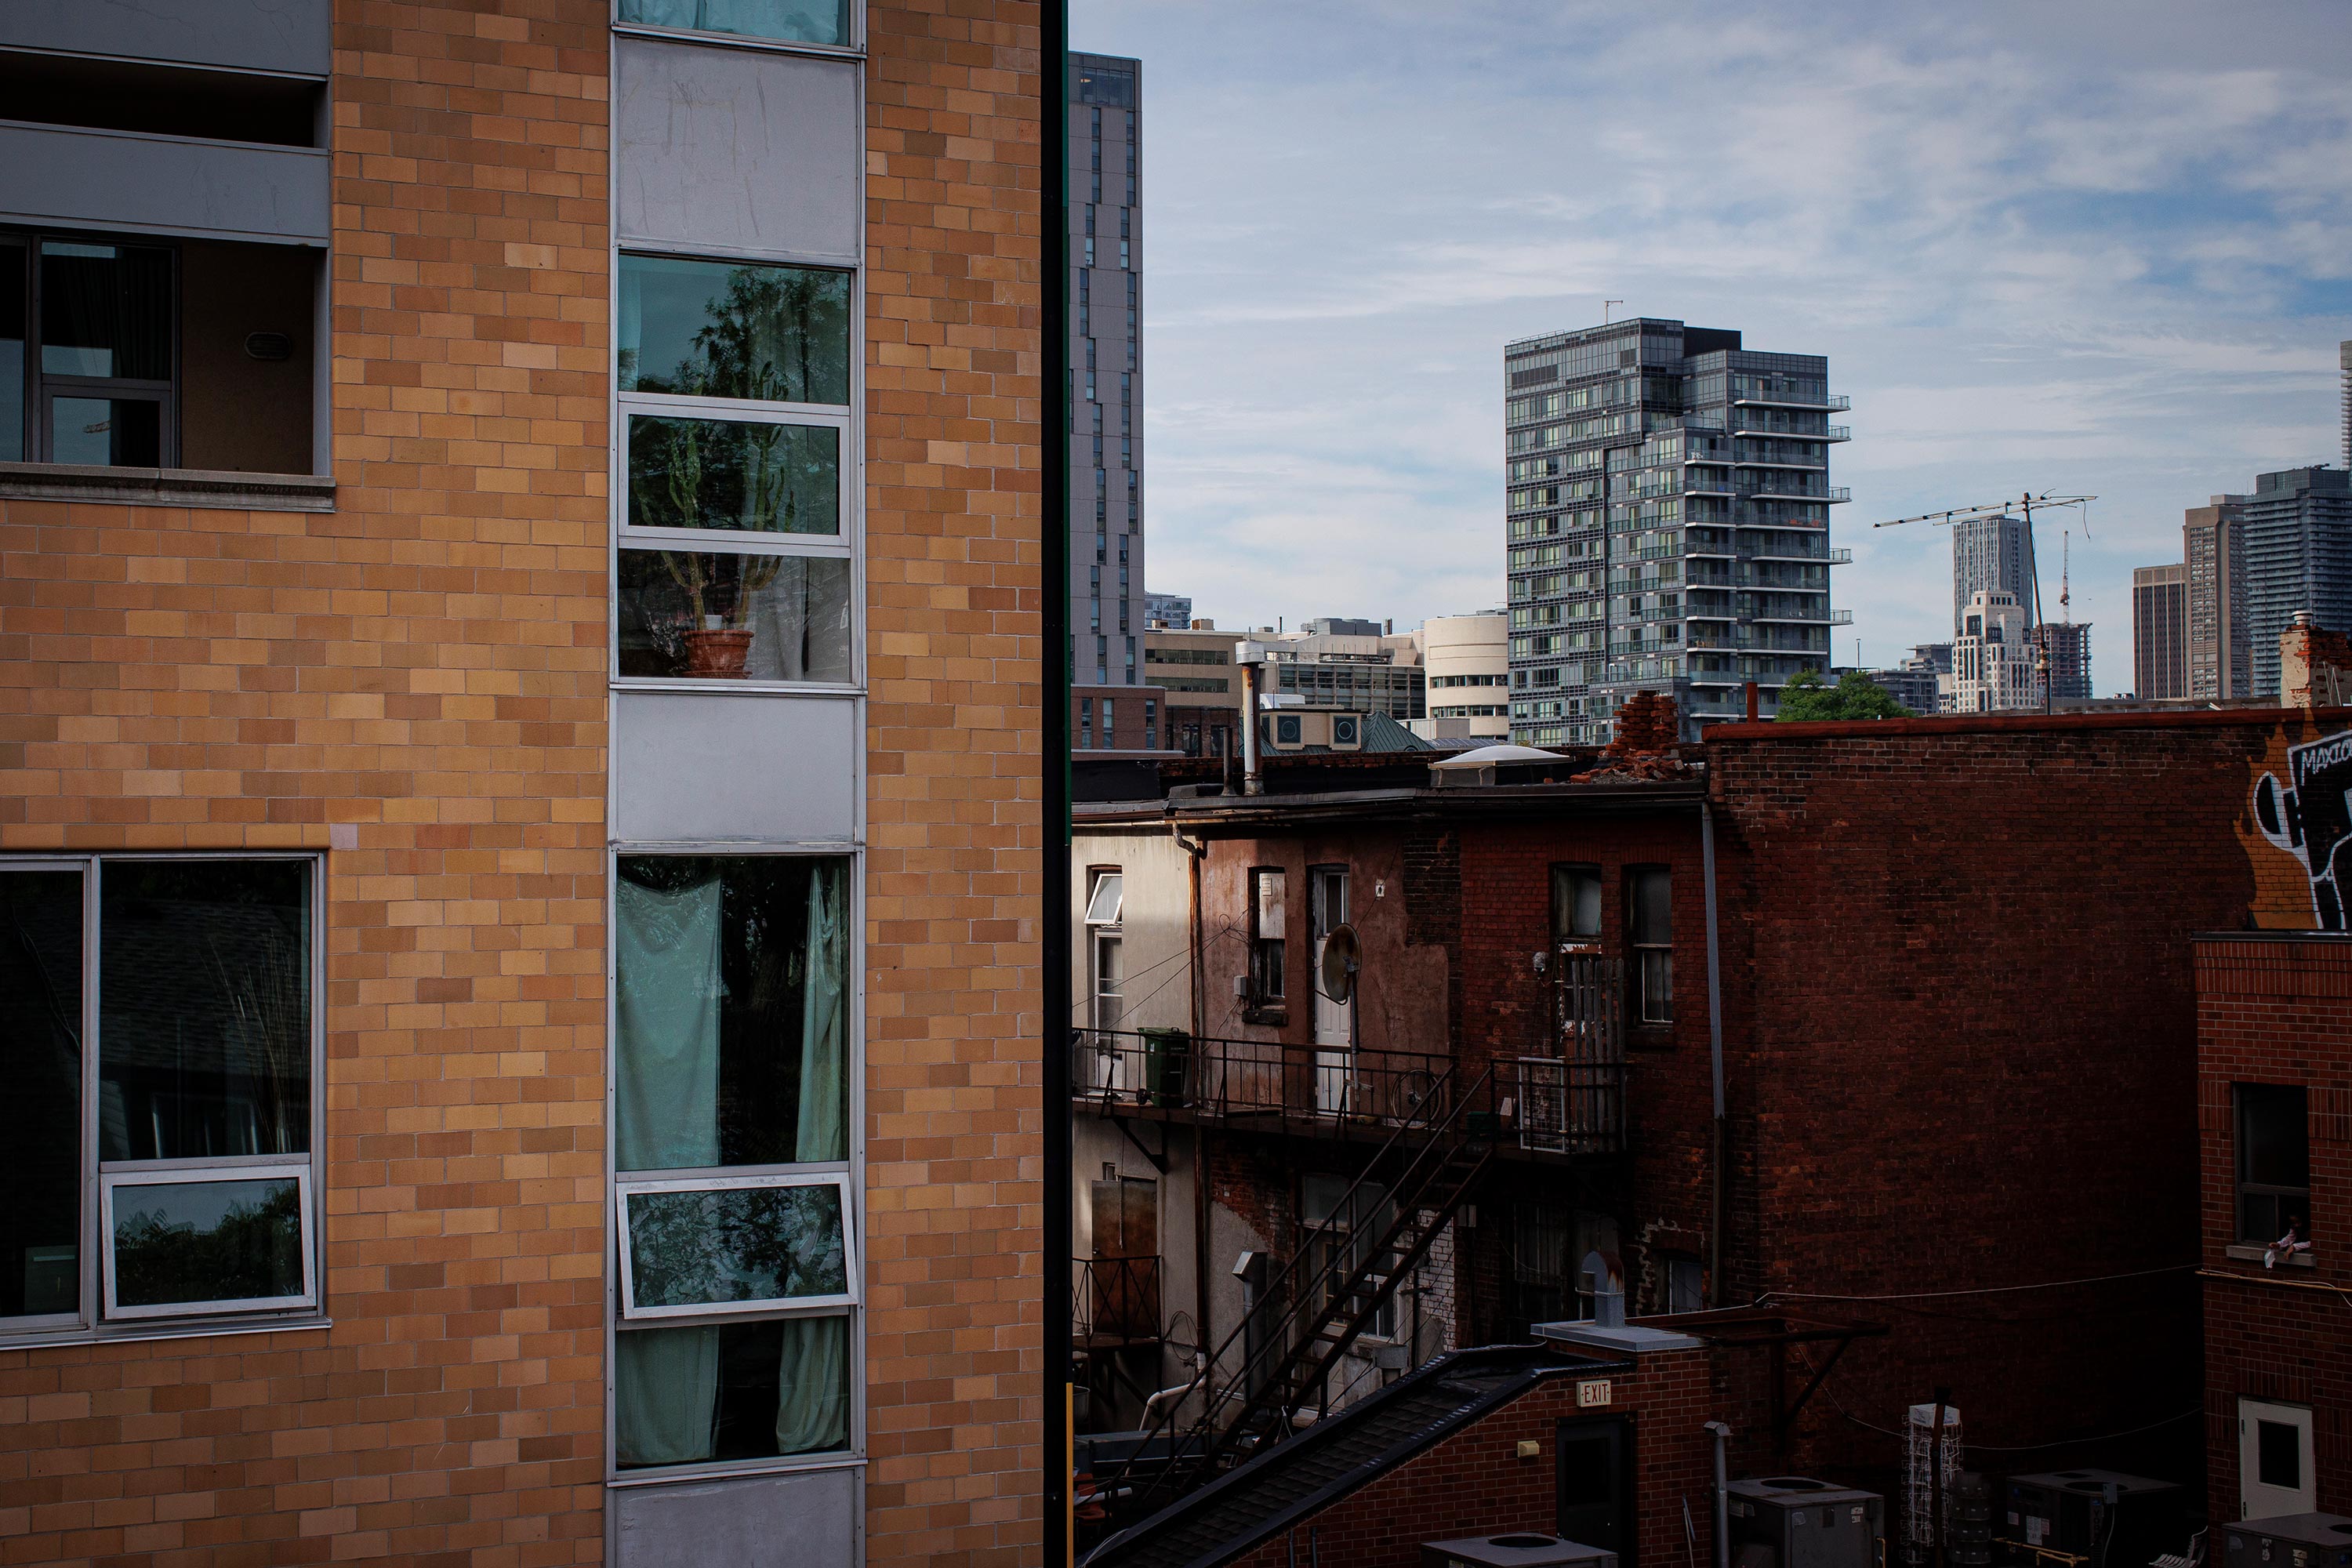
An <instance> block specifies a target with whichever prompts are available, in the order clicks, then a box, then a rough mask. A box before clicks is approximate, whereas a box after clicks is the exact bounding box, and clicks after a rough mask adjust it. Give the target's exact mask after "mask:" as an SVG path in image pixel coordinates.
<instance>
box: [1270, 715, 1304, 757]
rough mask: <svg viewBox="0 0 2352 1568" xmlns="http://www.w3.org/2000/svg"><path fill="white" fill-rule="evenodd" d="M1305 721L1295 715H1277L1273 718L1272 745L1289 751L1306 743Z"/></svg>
mask: <svg viewBox="0 0 2352 1568" xmlns="http://www.w3.org/2000/svg"><path fill="white" fill-rule="evenodd" d="M1306 730H1307V721H1306V718H1305V716H1304V715H1301V714H1297V713H1277V714H1276V715H1275V716H1274V743H1275V745H1276V747H1277V748H1279V749H1282V750H1286V751H1287V750H1290V749H1293V748H1296V747H1298V746H1303V745H1305V744H1306V743H1307V733H1306Z"/></svg>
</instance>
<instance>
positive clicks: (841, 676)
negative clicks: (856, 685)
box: [743, 555, 849, 681]
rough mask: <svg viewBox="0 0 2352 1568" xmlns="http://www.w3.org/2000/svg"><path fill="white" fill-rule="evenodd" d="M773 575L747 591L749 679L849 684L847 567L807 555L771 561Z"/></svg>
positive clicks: (744, 671) (831, 559)
mask: <svg viewBox="0 0 2352 1568" xmlns="http://www.w3.org/2000/svg"><path fill="white" fill-rule="evenodd" d="M767 559H768V560H770V561H772V562H773V563H774V573H773V575H772V577H771V578H770V580H769V581H768V582H767V583H766V584H761V585H757V586H754V587H753V588H752V589H751V595H750V596H751V607H750V614H749V615H748V616H747V617H746V619H745V624H746V625H748V626H750V627H751V654H750V656H749V658H748V659H747V660H746V663H745V666H744V670H743V673H744V675H745V676H746V677H747V678H749V679H752V680H838V681H845V680H847V679H849V563H848V562H846V561H842V560H838V559H835V558H828V557H824V556H810V555H788V556H771V557H768V558H767Z"/></svg>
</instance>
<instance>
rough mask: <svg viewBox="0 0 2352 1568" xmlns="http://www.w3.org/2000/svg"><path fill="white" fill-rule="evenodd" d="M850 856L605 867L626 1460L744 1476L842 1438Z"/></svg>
mask: <svg viewBox="0 0 2352 1568" xmlns="http://www.w3.org/2000/svg"><path fill="white" fill-rule="evenodd" d="M852 864H853V862H852V861H851V860H850V859H849V858H846V857H844V856H812V855H787V854H767V855H759V854H743V855H727V856H698V855H625V856H622V857H620V858H619V860H618V864H617V866H616V868H615V869H616V873H617V874H616V876H615V879H614V901H613V927H614V1107H613V1110H614V1115H613V1128H614V1232H615V1234H614V1245H615V1249H616V1260H617V1268H616V1270H615V1286H616V1288H615V1289H614V1299H615V1305H616V1307H617V1314H616V1316H617V1321H616V1323H615V1325H614V1460H615V1463H616V1464H617V1466H618V1467H619V1468H622V1469H624V1470H630V1469H641V1468H656V1467H684V1466H727V1465H735V1464H756V1463H759V1462H762V1461H773V1460H776V1459H779V1458H790V1457H793V1456H798V1455H811V1454H823V1453H828V1452H834V1451H839V1450H846V1449H849V1448H850V1447H853V1446H854V1444H855V1442H856V1421H855V1415H856V1404H855V1396H854V1390H855V1389H856V1387H857V1386H858V1384H859V1380H858V1379H857V1377H856V1366H855V1358H856V1332H855V1330H856V1314H857V1311H858V1309H859V1306H860V1303H861V1301H862V1299H863V1298H862V1291H861V1288H860V1281H861V1278H862V1277H861V1273H860V1269H859V1259H858V1245H857V1236H858V1221H857V1213H858V1204H857V1192H856V1185H855V1177H854V1172H855V1169H856V1167H855V1165H854V1163H853V1161H852V1144H851V1137H850V1132H851V1117H850V1093H851V1084H852V1082H853V1081H854V1075H855V1072H856V1046H855V1041H856V1027H855V1026H856V1019H855V1017H854V1016H853V1003H854V995H855V990H854V986H855V973H856V972H855V969H854V967H853V964H854V956H855V943H854V937H855V923H856V922H855V912H854V910H853V909H852V905H851V889H850V883H851V877H850V868H851V866H852Z"/></svg>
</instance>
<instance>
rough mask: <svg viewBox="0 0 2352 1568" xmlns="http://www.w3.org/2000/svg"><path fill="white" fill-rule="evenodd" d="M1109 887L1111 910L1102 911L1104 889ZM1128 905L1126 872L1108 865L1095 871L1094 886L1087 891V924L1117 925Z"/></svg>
mask: <svg viewBox="0 0 2352 1568" xmlns="http://www.w3.org/2000/svg"><path fill="white" fill-rule="evenodd" d="M1104 889H1110V890H1111V894H1110V910H1109V912H1108V914H1106V913H1104V912H1102V897H1103V890H1104ZM1126 905H1127V881H1126V873H1125V872H1124V871H1122V870H1120V869H1119V868H1117V867H1106V868H1103V869H1101V870H1098V871H1097V872H1096V873H1095V881H1094V886H1093V887H1092V888H1091V889H1088V890H1087V924H1088V925H1090V926H1116V925H1117V924H1118V921H1119V916H1120V915H1121V914H1122V913H1124V912H1125V910H1126Z"/></svg>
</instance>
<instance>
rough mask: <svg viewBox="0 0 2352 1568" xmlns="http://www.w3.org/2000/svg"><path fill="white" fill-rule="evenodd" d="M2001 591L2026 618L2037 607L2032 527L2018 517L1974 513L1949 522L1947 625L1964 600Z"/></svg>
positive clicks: (1956, 619)
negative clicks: (2034, 585) (1949, 601)
mask: <svg viewBox="0 0 2352 1568" xmlns="http://www.w3.org/2000/svg"><path fill="white" fill-rule="evenodd" d="M1979 594H2007V595H2009V596H2010V597H2011V598H2012V599H2014V600H2016V601H2017V602H2018V604H2019V605H2022V606H2023V607H2024V610H2025V614H2026V616H2027V619H2028V620H2029V621H2031V620H2032V617H2033V616H2035V615H2036V614H2037V613H2039V608H2040V606H2039V605H2037V604H2036V603H2035V599H2034V591H2033V530H2032V525H2031V524H2029V523H2028V522H2027V521H2026V520H2025V519H2024V518H2021V517H2008V516H2002V517H1975V518H1970V519H1969V520H1968V521H1965V522H1956V523H1954V524H1952V630H1953V631H1954V632H1955V633H1957V632H1958V630H1959V628H1960V618H1961V617H1962V616H1965V615H1967V614H1968V608H1969V600H1971V599H1973V598H1975V597H1976V596H1977V595H1979Z"/></svg>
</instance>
